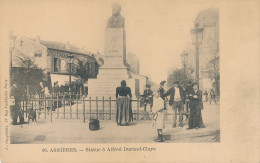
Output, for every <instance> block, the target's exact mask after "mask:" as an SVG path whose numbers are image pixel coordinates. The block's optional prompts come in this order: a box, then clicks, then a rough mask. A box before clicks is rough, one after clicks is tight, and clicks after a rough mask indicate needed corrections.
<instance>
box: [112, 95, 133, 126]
mask: <svg viewBox="0 0 260 163" xmlns="http://www.w3.org/2000/svg"><path fill="white" fill-rule="evenodd" d="M116 104H117V105H116V106H117V107H116V123H122V120H123V121H125V123H130V122H131V121H132V120H133V113H132V106H131V101H130V99H129V98H128V97H118V98H117V100H116Z"/></svg>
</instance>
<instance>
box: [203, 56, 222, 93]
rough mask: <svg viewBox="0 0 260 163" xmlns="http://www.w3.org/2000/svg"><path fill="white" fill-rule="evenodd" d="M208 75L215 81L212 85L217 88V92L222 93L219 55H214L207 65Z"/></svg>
mask: <svg viewBox="0 0 260 163" xmlns="http://www.w3.org/2000/svg"><path fill="white" fill-rule="evenodd" d="M205 72H206V75H207V77H208V78H209V79H211V80H212V81H213V83H212V86H213V87H214V88H215V90H216V94H217V95H219V94H220V74H219V56H214V57H213V58H212V59H210V60H209V62H208V64H207V65H206V71H205Z"/></svg>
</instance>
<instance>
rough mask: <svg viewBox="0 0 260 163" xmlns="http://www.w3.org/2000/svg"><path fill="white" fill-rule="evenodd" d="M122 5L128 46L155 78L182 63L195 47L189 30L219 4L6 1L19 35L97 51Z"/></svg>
mask: <svg viewBox="0 0 260 163" xmlns="http://www.w3.org/2000/svg"><path fill="white" fill-rule="evenodd" d="M113 2H118V3H119V4H121V7H122V10H121V15H122V16H124V17H125V30H126V51H127V52H131V53H135V54H136V55H137V56H138V58H139V60H140V73H141V74H142V75H147V76H149V77H151V79H152V80H153V81H154V82H157V83H158V82H160V81H161V80H166V79H167V74H168V71H169V69H175V68H180V67H181V57H180V54H181V53H182V52H183V50H185V48H187V47H191V46H192V45H191V36H190V29H191V28H193V27H194V20H195V18H196V16H197V14H198V12H199V11H200V10H203V9H207V8H211V7H217V5H218V4H217V2H216V1H214V0H212V1H206V0H186V1H185V0H183V1H179V0H161V1H158V0H138V1H137V0H131V1H130V0H119V1H110V0H106V1H105V0H95V1H94V0H74V1H72V0H52V1H48V0H47V1H39V0H35V1H32V0H23V1H15V0H14V1H7V2H6V3H7V4H6V5H5V8H4V10H5V13H8V15H9V16H8V18H9V19H8V20H6V23H7V26H8V28H9V29H10V31H12V32H13V33H14V34H15V35H19V36H27V37H32V38H35V37H36V36H37V35H38V36H40V38H41V39H42V40H45V41H58V42H63V43H66V42H69V43H70V44H74V45H76V46H77V47H80V48H81V47H85V48H86V49H87V50H90V51H92V52H94V53H96V52H97V51H99V52H100V53H103V52H104V40H105V38H104V35H105V28H106V24H107V19H108V18H109V17H110V16H111V15H112V9H111V4H112V3H113Z"/></svg>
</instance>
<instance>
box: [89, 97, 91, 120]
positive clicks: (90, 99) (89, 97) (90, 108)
mask: <svg viewBox="0 0 260 163" xmlns="http://www.w3.org/2000/svg"><path fill="white" fill-rule="evenodd" d="M89 119H91V96H89Z"/></svg>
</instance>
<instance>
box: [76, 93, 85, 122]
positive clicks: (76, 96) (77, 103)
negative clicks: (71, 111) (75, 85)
mask: <svg viewBox="0 0 260 163" xmlns="http://www.w3.org/2000/svg"><path fill="white" fill-rule="evenodd" d="M78 102H79V101H78V94H77V96H76V103H77V114H76V116H77V119H79V103H78ZM83 107H84V106H83Z"/></svg>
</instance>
